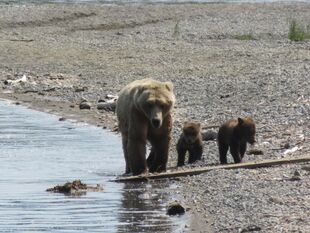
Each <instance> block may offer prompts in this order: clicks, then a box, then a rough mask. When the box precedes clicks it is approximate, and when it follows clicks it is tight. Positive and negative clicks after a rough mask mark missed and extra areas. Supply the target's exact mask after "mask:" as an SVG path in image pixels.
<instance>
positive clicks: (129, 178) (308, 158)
mask: <svg viewBox="0 0 310 233" xmlns="http://www.w3.org/2000/svg"><path fill="white" fill-rule="evenodd" d="M309 161H310V155H306V156H302V157H295V158H283V159H274V160H273V159H268V160H262V161H252V162H246V163H237V164H227V165H217V166H208V167H198V168H192V169H187V170H182V171H170V172H169V171H168V172H165V173H156V174H152V173H149V174H143V175H139V176H119V177H117V178H116V179H115V180H113V181H115V182H127V181H145V180H149V179H162V178H174V177H181V176H192V175H199V174H201V173H205V172H209V171H212V170H216V169H239V168H245V169H253V168H260V167H270V166H275V165H281V164H289V163H302V162H309Z"/></svg>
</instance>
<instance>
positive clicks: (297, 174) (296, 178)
mask: <svg viewBox="0 0 310 233" xmlns="http://www.w3.org/2000/svg"><path fill="white" fill-rule="evenodd" d="M290 180H291V181H299V180H301V173H300V171H298V170H296V171H295V172H294V174H293V176H292V178H291V179H290Z"/></svg>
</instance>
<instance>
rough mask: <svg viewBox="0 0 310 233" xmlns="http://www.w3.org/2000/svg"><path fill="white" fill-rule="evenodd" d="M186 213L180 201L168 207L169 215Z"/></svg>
mask: <svg viewBox="0 0 310 233" xmlns="http://www.w3.org/2000/svg"><path fill="white" fill-rule="evenodd" d="M184 213H185V209H184V207H183V206H182V205H181V204H180V203H179V202H178V201H174V202H172V203H170V204H169V205H168V209H167V214H168V215H180V214H184Z"/></svg>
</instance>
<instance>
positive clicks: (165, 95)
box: [138, 84, 175, 129]
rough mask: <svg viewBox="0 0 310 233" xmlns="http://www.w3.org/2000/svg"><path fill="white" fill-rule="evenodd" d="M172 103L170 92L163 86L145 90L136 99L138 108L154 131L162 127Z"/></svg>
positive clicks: (171, 93) (172, 95) (172, 96)
mask: <svg viewBox="0 0 310 233" xmlns="http://www.w3.org/2000/svg"><path fill="white" fill-rule="evenodd" d="M174 101H175V97H174V94H173V92H172V90H171V89H170V88H169V87H168V86H166V85H164V84H163V86H162V87H155V88H146V89H145V90H143V91H142V93H141V94H140V96H139V98H138V104H139V108H140V109H141V110H142V111H143V113H144V114H145V116H146V117H147V118H148V119H149V121H150V124H151V125H152V127H153V128H155V129H158V128H160V127H161V126H162V123H163V119H164V118H165V117H166V116H167V115H168V114H169V113H170V111H171V108H172V106H173V104H174Z"/></svg>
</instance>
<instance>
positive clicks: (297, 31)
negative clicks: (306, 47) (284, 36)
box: [288, 20, 310, 41]
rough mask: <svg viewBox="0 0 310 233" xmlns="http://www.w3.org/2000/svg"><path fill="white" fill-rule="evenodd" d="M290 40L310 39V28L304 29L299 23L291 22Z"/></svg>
mask: <svg viewBox="0 0 310 233" xmlns="http://www.w3.org/2000/svg"><path fill="white" fill-rule="evenodd" d="M288 38H289V39H290V40H291V41H304V40H307V39H310V30H309V26H308V27H307V28H306V29H304V28H303V27H302V26H301V25H299V24H298V23H297V21H296V20H291V21H290V28H289V33H288Z"/></svg>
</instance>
